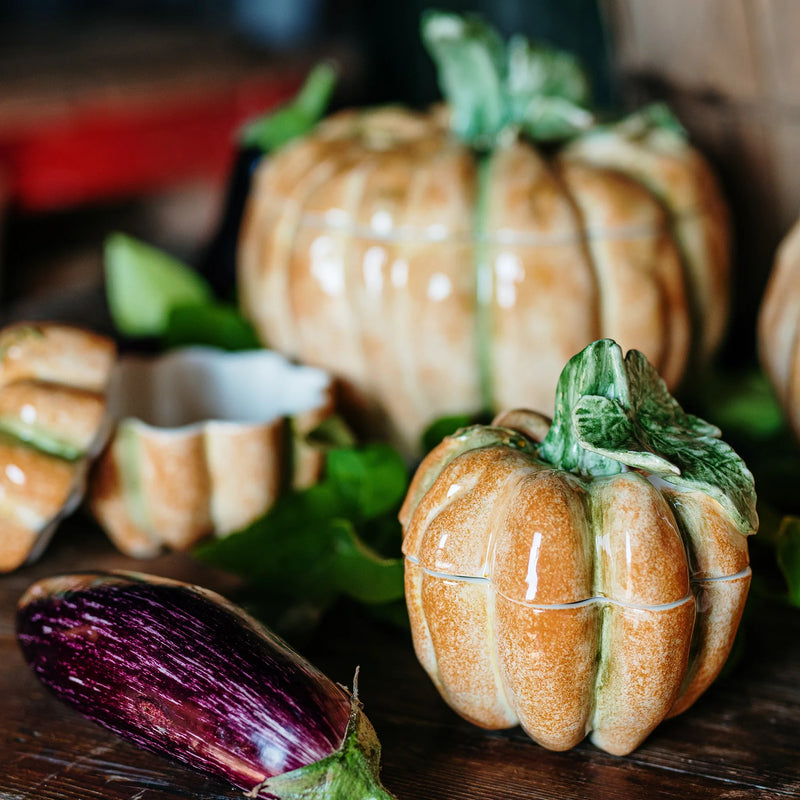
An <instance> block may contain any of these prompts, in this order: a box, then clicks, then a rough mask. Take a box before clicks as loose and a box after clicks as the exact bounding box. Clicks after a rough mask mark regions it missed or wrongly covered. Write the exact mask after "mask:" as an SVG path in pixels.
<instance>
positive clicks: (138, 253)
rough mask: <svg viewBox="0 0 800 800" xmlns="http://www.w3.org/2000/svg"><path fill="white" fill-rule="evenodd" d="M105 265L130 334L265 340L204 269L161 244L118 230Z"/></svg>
mask: <svg viewBox="0 0 800 800" xmlns="http://www.w3.org/2000/svg"><path fill="white" fill-rule="evenodd" d="M105 269H106V293H107V297H108V306H109V310H110V311H111V316H112V318H113V320H114V324H115V325H116V327H117V330H119V332H120V333H121V334H123V335H124V336H130V337H144V336H150V337H159V338H161V340H162V341H163V342H164V345H165V346H166V347H178V346H183V345H190V344H204V345H208V346H212V347H219V348H222V349H224V350H250V349H253V348H256V347H259V346H260V345H259V341H258V338H257V337H256V334H255V331H254V330H253V327H252V326H251V325H250V323H249V322H248V321H247V320H245V319H244V317H242V315H241V314H240V313H239V311H238V309H236V308H235V307H234V306H233V305H230V304H227V303H221V302H218V301H217V300H215V299H214V296H213V292H212V290H211V286H210V285H209V284H208V282H207V281H206V280H205V279H204V278H203V277H202V276H201V275H199V274H198V273H197V272H195V271H194V270H193V269H192V268H191V267H189V266H188V265H187V264H184V263H183V262H181V261H179V260H178V259H176V258H173V257H172V256H171V255H169V254H168V253H165V252H164V251H162V250H159V249H158V248H156V247H153V246H151V245H149V244H145V243H144V242H141V241H139V240H138V239H134V238H133V237H131V236H126V235H124V234H121V233H115V234H112V235H111V236H110V237H109V238H108V239H107V240H106V246H105Z"/></svg>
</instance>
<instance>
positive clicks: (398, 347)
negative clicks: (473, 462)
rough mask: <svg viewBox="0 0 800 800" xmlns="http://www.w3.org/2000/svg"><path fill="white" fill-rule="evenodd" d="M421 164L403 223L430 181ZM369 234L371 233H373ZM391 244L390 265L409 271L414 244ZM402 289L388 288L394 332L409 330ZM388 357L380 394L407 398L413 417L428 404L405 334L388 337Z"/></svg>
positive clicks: (392, 398) (410, 189) (415, 172)
mask: <svg viewBox="0 0 800 800" xmlns="http://www.w3.org/2000/svg"><path fill="white" fill-rule="evenodd" d="M424 164H425V162H424V161H423V169H419V168H418V165H417V164H416V163H414V165H413V166H414V169H413V174H412V176H411V182H410V184H409V187H408V191H407V192H406V202H405V206H404V208H403V216H402V220H403V224H404V223H405V220H407V219H408V215H409V211H410V209H411V208H413V207H414V205H415V203H416V202H417V198H419V196H420V193H421V192H422V191H424V187H425V184H426V182H427V181H429V180H430V178H429V176H428V174H427V172H426V171H425V169H424ZM395 230H396V229H395V228H393V229H392V231H390V233H392V232H394V231H395ZM368 235H369V234H365V238H366V237H367V236H368ZM372 235H373V236H374V234H372ZM393 244H394V248H395V260H394V262H393V265H394V264H396V263H397V262H398V260H399V259H402V261H403V262H404V263H405V264H406V270H407V271H408V269H409V265H410V264H411V262H412V251H413V244H414V243H413V242H410V241H404V240H403V239H402V238H398V239H397V240H396V241H395V242H394V243H393ZM393 268H394V267H393ZM407 281H408V272H406V285H407ZM404 288H405V287H404V286H401V287H394V286H393V288H392V289H391V290H390V291H391V292H392V294H391V295H390V296H391V298H392V303H391V316H392V318H393V320H394V323H395V325H394V327H393V330H394V331H409V330H411V329H412V327H411V314H410V311H411V307H410V304H409V302H408V292H407V291H404ZM387 357H391V361H392V363H393V364H394V365H395V367H396V369H395V371H394V375H392V370H388V369H387V380H388V381H389V383H390V386H391V387H392V388H391V390H390V391H389V392H388V393H387V392H386V391H381V388H382V387H380V386H379V387H378V390H379V394H380V395H381V396H383V397H387V398H390V400H389V401H388V403H387V404H388V406H389V408H391V405H393V403H394V402H395V400H396V397H397V392H402V393H403V394H404V395H405V396H406V397H407V398H408V399H407V402H408V407H410V408H412V409H413V415H414V416H416V417H420V416H422V415H423V414H424V409H425V408H426V406H427V398H426V397H425V393H424V390H423V387H422V386H420V381H419V376H418V374H417V371H416V369H415V368H414V359H413V357H412V348H410V347H408V346H407V345H406V342H405V339H404V337H401V336H397V335H395V336H392V337H390V338H389V348H388V352H387ZM390 416H391V417H397V418H400V417H401V416H402V414H397V415H395V414H391V413H390Z"/></svg>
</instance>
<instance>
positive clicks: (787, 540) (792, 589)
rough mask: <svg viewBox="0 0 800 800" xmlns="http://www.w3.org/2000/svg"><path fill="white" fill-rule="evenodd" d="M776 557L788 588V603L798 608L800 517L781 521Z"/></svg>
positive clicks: (799, 588) (799, 600)
mask: <svg viewBox="0 0 800 800" xmlns="http://www.w3.org/2000/svg"><path fill="white" fill-rule="evenodd" d="M777 556H778V566H779V567H780V568H781V572H782V573H783V577H784V578H785V579H786V585H787V586H788V588H789V601H790V602H791V603H792V605H795V606H797V607H798V608H800V517H786V518H785V519H784V520H783V524H782V525H781V528H780V531H779V533H778V541H777Z"/></svg>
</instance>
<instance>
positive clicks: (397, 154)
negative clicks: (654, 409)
mask: <svg viewBox="0 0 800 800" xmlns="http://www.w3.org/2000/svg"><path fill="white" fill-rule="evenodd" d="M447 121H448V120H447V112H446V110H445V109H444V108H437V109H435V110H434V111H432V112H430V113H427V114H422V113H416V112H412V111H409V110H405V109H403V108H397V107H392V108H380V109H373V110H368V111H360V112H359V111H344V112H340V113H339V114H337V115H334V116H332V117H330V118H328V119H327V120H325V121H323V122H322V123H321V124H319V125H318V126H317V128H316V129H315V130H314V131H313V132H312V133H311V134H309V135H307V136H305V137H302V138H300V139H298V140H295V141H294V142H292V143H290V144H289V145H287V146H286V147H284V148H283V149H282V150H280V151H279V152H278V153H276V154H273V155H271V156H270V157H269V158H266V159H265V160H264V161H263V162H262V164H261V165H260V166H259V168H258V169H257V171H256V173H255V176H254V180H253V186H252V190H251V194H250V198H249V201H248V205H247V208H246V212H245V216H244V220H243V224H242V228H241V235H240V241H239V295H240V298H241V302H242V307H243V310H244V312H245V314H246V315H247V316H248V317H249V318H250V319H251V320H252V321H253V323H254V324H255V327H256V329H257V330H258V332H259V335H260V336H261V337H262V339H263V341H264V342H265V343H266V344H267V346H269V347H272V348H274V349H276V350H278V351H280V352H282V353H284V354H286V355H288V356H290V357H291V358H296V359H299V360H301V361H303V362H305V363H308V364H313V365H316V366H321V367H323V368H325V369H328V370H331V371H332V372H333V373H334V374H336V375H337V376H338V377H340V378H342V379H343V380H344V381H345V383H346V384H347V385H348V386H349V387H350V388H351V389H352V390H353V396H354V397H356V398H358V401H359V402H360V404H361V406H362V410H363V414H364V415H365V418H369V419H372V420H373V423H374V425H376V426H377V427H378V428H379V429H380V430H381V432H383V433H387V434H388V435H389V436H390V437H391V438H392V439H393V440H394V441H395V442H396V443H398V444H400V445H401V446H402V447H403V448H404V449H405V450H406V451H407V452H415V451H416V450H417V449H418V442H419V435H420V433H421V432H422V431H423V430H424V428H425V427H426V425H427V424H429V423H430V422H431V421H433V420H434V419H436V418H438V417H441V416H446V415H449V414H460V413H465V412H472V411H478V410H481V409H482V408H485V407H487V406H491V407H493V408H495V409H500V408H513V407H517V406H522V407H531V408H537V409H541V410H543V411H545V412H548V411H549V412H552V402H553V394H554V389H555V385H556V381H557V379H558V375H559V373H560V371H561V368H562V366H563V365H564V363H566V361H567V360H568V359H569V358H570V357H571V356H572V355H573V354H574V353H576V352H578V351H579V350H580V349H581V348H582V347H584V346H585V345H586V344H588V343H589V342H591V341H593V340H595V339H599V338H602V337H610V338H613V339H615V340H616V341H618V342H619V343H620V345H621V346H622V347H623V349H629V348H636V349H639V350H641V351H642V352H643V353H644V354H645V355H646V356H647V358H648V360H649V361H650V362H651V363H652V364H653V365H654V366H655V367H656V368H657V369H658V371H659V373H660V374H661V375H662V376H663V377H664V378H665V380H666V381H667V384H668V385H669V386H670V387H674V386H675V385H677V383H678V382H679V381H680V379H681V377H682V376H683V374H684V372H685V369H686V366H687V362H688V360H689V358H690V353H691V352H692V350H694V353H695V355H696V356H697V357H698V358H704V357H707V356H709V355H710V354H711V353H712V352H713V351H714V349H715V348H716V346H717V345H718V343H719V341H720V340H721V337H722V334H723V331H724V327H725V321H726V319H727V310H728V292H727V283H728V271H729V263H728V262H729V256H728V247H727V241H728V221H727V217H726V212H725V207H724V204H723V202H722V200H721V197H720V194H719V192H718V189H717V186H716V183H715V181H714V178H713V176H712V175H711V172H710V170H709V168H708V166H707V165H706V164H705V162H704V161H703V159H702V157H701V156H700V155H699V154H698V153H697V152H696V151H695V150H694V149H693V148H691V147H690V146H689V145H688V144H687V143H686V142H685V141H684V140H683V139H682V138H681V137H679V136H677V135H674V134H670V133H668V132H664V131H657V132H651V133H650V134H648V135H646V136H645V135H640V136H638V137H628V138H626V137H623V136H619V135H617V134H614V133H611V132H604V129H602V128H598V130H597V131H596V132H592V133H589V134H586V135H584V136H581V137H579V138H578V139H577V140H576V141H574V142H573V143H571V144H569V145H568V146H566V147H564V148H563V149H562V150H561V152H559V153H557V154H556V155H554V156H552V157H551V156H549V155H545V154H544V153H542V152H540V151H538V150H537V149H536V148H535V147H533V146H532V145H530V144H528V143H525V142H523V141H513V142H511V143H509V144H506V145H503V146H500V147H498V148H497V149H495V150H494V151H493V152H492V154H491V156H490V157H489V159H488V164H487V167H486V175H487V179H486V186H485V197H484V199H483V201H482V203H481V204H482V205H483V206H485V213H483V214H482V216H483V219H482V220H481V221H480V223H479V222H478V221H477V218H478V211H477V206H478V205H479V199H478V192H479V177H478V170H479V167H478V159H477V158H476V155H475V153H474V152H473V151H471V150H470V149H469V148H468V147H466V146H465V145H464V144H462V143H461V142H459V141H458V140H457V139H455V138H454V137H453V136H452V135H451V134H450V133H449V130H448V127H447ZM478 228H480V231H481V232H480V234H478V233H477V231H478ZM479 260H481V261H484V260H485V264H486V269H485V271H484V273H483V277H482V278H481V280H480V281H479V278H478V272H479V268H478V266H477V262H478V261H479ZM479 283H480V284H481V285H480V289H479ZM479 319H480V321H479ZM521 364H524V365H525V366H524V369H521V368H520V365H521ZM481 372H484V373H485V374H484V375H483V386H482V378H481Z"/></svg>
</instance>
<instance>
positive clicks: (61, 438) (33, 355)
mask: <svg viewBox="0 0 800 800" xmlns="http://www.w3.org/2000/svg"><path fill="white" fill-rule="evenodd" d="M114 358H115V347H114V344H113V343H112V342H111V340H110V339H107V338H105V337H103V336H99V335H97V334H95V333H92V332H90V331H86V330H82V329H79V328H74V327H71V326H67V325H61V324H56V323H19V324H16V325H13V326H10V327H8V328H5V329H3V331H2V332H0V572H10V571H11V570H14V569H16V568H17V567H19V566H21V565H22V564H24V563H25V562H26V561H27V562H30V561H34V560H35V559H36V558H38V557H39V555H40V554H41V553H42V552H43V551H44V549H45V547H46V546H47V544H48V542H49V541H50V538H51V536H52V534H53V531H54V530H55V528H56V527H57V525H58V523H59V522H60V521H61V520H62V519H63V518H64V517H65V516H66V515H67V514H69V513H70V512H71V511H73V510H74V509H75V507H76V506H77V505H78V504H79V503H80V501H81V499H82V497H83V494H84V491H85V487H86V473H87V465H88V463H89V461H90V460H91V459H92V458H93V457H94V456H95V455H97V453H98V452H99V451H100V450H101V448H102V445H103V443H104V442H105V439H106V438H107V434H108V424H107V419H108V418H107V414H106V399H105V390H106V385H107V383H108V380H109V376H110V374H111V369H112V365H113V363H114Z"/></svg>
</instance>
